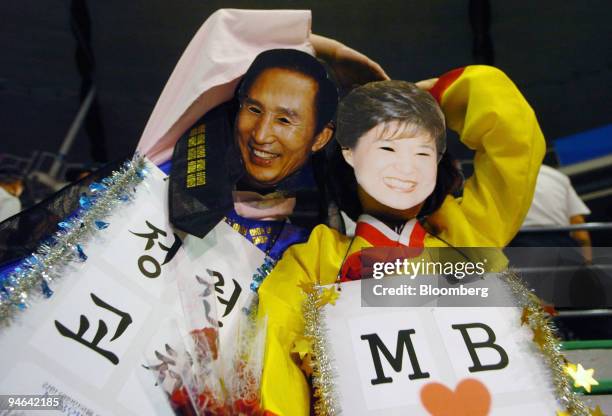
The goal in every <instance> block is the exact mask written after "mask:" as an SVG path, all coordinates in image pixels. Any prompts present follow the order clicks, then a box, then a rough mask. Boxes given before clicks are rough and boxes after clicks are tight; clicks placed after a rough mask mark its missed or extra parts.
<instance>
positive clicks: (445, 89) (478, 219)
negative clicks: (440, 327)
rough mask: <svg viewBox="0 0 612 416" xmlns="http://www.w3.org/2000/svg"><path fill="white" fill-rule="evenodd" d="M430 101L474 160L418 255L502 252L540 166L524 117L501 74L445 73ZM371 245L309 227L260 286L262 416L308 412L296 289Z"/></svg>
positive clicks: (324, 280) (328, 277)
mask: <svg viewBox="0 0 612 416" xmlns="http://www.w3.org/2000/svg"><path fill="white" fill-rule="evenodd" d="M431 93H432V94H433V95H434V97H436V99H438V102H439V103H440V105H441V107H442V110H443V111H444V114H445V116H446V122H447V126H448V127H449V128H450V129H452V130H454V131H456V132H457V133H459V136H460V139H461V141H462V142H463V143H464V144H465V145H466V146H468V147H469V148H471V149H473V150H475V152H476V154H475V157H474V174H473V176H471V177H470V178H469V179H468V180H467V181H466V183H465V187H464V191H463V197H462V198H454V197H453V196H448V197H447V198H446V199H445V201H444V203H443V204H442V206H441V207H440V208H439V209H438V210H437V211H436V212H435V213H433V214H432V215H431V216H429V217H428V219H427V221H428V222H429V223H430V225H432V226H433V227H434V228H435V229H436V230H437V232H438V234H437V235H438V237H439V238H436V237H434V236H432V235H431V234H425V233H423V235H422V236H421V238H420V241H421V242H422V245H424V246H425V247H445V246H448V245H447V244H446V242H448V244H450V245H452V246H455V247H504V246H505V245H506V244H507V243H508V242H509V241H510V240H511V239H512V238H513V237H514V235H515V234H516V232H517V231H518V229H519V228H520V225H521V224H522V222H523V218H524V217H525V215H526V213H527V210H528V209H529V206H530V205H531V199H532V197H533V191H534V187H535V181H536V176H537V173H538V169H539V167H540V163H541V161H542V158H543V156H544V151H545V141H544V137H543V135H542V132H541V131H540V128H539V126H538V122H537V120H536V117H535V115H534V112H533V110H532V109H531V107H530V106H529V104H528V103H527V101H526V100H525V99H524V97H523V96H522V95H521V93H520V92H519V90H518V89H517V88H516V86H515V85H514V84H513V83H512V81H511V80H510V79H509V78H508V77H507V76H506V75H505V74H504V73H503V72H502V71H500V70H498V69H496V68H492V67H487V66H468V67H465V68H461V69H457V70H454V71H451V72H449V73H447V74H445V75H443V76H442V77H440V79H439V80H438V82H437V83H436V85H435V86H434V87H433V88H432V90H431ZM374 225H376V224H374ZM407 225H409V228H408V229H409V230H410V231H409V232H410V233H412V234H413V235H414V234H415V233H417V234H418V228H419V225H418V224H415V223H414V220H411V222H409V223H408V224H407ZM358 226H359V224H358ZM383 228H384V225H383V226H378V229H379V230H380V231H381V232H382V233H383V234H384V233H385V232H389V230H388V229H387V230H384V229H383ZM405 228H406V227H405ZM398 238H400V236H398ZM402 238H403V239H404V240H406V239H407V238H408V239H410V236H408V235H407V236H404V237H402ZM375 244H376V242H375V241H373V238H368V237H364V236H362V235H359V233H357V235H356V237H355V238H354V240H353V241H352V243H351V239H350V238H348V237H346V236H344V235H341V234H339V233H338V232H336V231H335V230H332V229H330V228H328V227H326V226H324V225H319V226H317V227H315V229H314V230H313V231H312V233H311V235H310V238H309V240H308V241H307V242H306V243H303V244H297V245H294V246H292V247H290V248H289V249H288V250H287V251H286V252H285V254H284V255H283V258H282V259H281V261H279V263H278V264H277V265H276V267H275V268H274V270H273V271H272V273H271V274H270V275H269V276H268V277H267V278H266V280H265V281H264V282H263V284H262V286H261V287H260V289H259V297H260V304H259V305H260V306H259V314H260V316H266V315H267V317H268V335H267V340H266V342H267V345H266V356H265V359H264V371H263V376H262V398H263V405H264V407H265V409H267V410H270V411H272V412H274V413H275V414H278V415H287V416H289V415H290V416H300V415H308V414H309V411H310V388H309V385H308V382H307V380H306V378H305V376H304V374H303V373H302V371H301V370H300V368H299V366H298V364H296V362H295V361H294V358H292V356H291V352H290V351H291V349H292V345H293V342H294V340H295V339H296V337H298V336H300V335H302V333H303V328H304V322H303V317H302V301H303V294H302V291H301V289H300V288H299V287H298V284H299V283H301V282H314V283H317V284H323V285H325V284H331V283H333V282H334V281H335V280H336V277H337V275H338V273H339V269H340V267H341V264H342V263H343V259H344V258H345V256H346V257H348V256H350V255H351V254H352V253H355V252H358V251H359V250H360V249H362V248H365V247H372V246H374V245H375ZM405 244H406V245H407V243H405ZM349 246H350V247H349Z"/></svg>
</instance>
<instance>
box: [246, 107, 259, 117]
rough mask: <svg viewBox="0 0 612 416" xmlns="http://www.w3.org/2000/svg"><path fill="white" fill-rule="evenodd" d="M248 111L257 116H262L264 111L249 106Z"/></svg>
mask: <svg viewBox="0 0 612 416" xmlns="http://www.w3.org/2000/svg"><path fill="white" fill-rule="evenodd" d="M247 110H248V111H249V113H252V114H256V115H260V114H261V113H262V111H261V110H260V109H259V108H257V107H255V106H254V105H249V106H247Z"/></svg>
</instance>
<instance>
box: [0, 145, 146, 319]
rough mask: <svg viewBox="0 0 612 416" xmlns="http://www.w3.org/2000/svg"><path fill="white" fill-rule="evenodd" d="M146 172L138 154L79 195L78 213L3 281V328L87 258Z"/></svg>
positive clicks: (0, 314)
mask: <svg viewBox="0 0 612 416" xmlns="http://www.w3.org/2000/svg"><path fill="white" fill-rule="evenodd" d="M146 173H147V169H146V162H145V160H144V158H143V157H142V156H139V155H136V156H135V157H134V158H133V159H132V160H129V161H127V162H125V163H124V164H123V166H122V167H121V169H119V170H118V171H115V172H113V173H112V174H111V175H110V176H108V177H106V178H104V179H102V181H100V182H94V183H92V184H90V186H89V190H90V192H89V194H82V195H81V197H80V198H79V206H80V208H79V209H78V210H77V212H76V213H75V214H74V215H73V216H71V217H69V218H68V219H65V220H64V221H61V222H60V223H58V231H57V232H56V233H55V234H54V236H53V237H52V238H50V239H49V240H48V241H47V242H44V243H41V244H40V246H39V247H38V249H37V250H36V251H35V252H34V253H32V255H30V256H29V257H28V258H27V259H25V260H24V261H22V262H21V263H20V264H19V265H18V266H17V267H15V268H14V270H13V271H12V272H11V273H10V274H9V275H8V276H7V278H6V280H5V281H4V282H3V286H4V290H1V289H0V327H7V326H8V325H10V322H11V320H12V318H13V317H14V316H15V314H16V313H17V312H18V311H20V310H24V309H26V308H27V307H28V303H29V298H31V297H32V296H35V295H37V294H42V295H43V296H45V297H50V296H51V295H52V294H53V291H52V290H51V288H50V285H51V283H52V282H53V280H54V279H57V278H59V277H61V276H62V272H63V270H64V269H65V267H66V266H67V265H68V264H69V263H70V262H73V261H85V260H87V255H86V254H85V252H84V250H83V245H84V244H85V243H86V242H87V241H88V239H89V238H90V237H91V236H92V235H93V234H94V233H95V232H96V231H98V230H103V229H104V228H106V227H108V223H106V222H105V221H104V219H106V218H107V217H108V216H109V215H110V214H111V212H112V210H113V208H114V207H115V206H116V205H118V204H121V203H123V202H127V201H130V200H131V199H132V197H133V195H134V192H135V186H136V185H137V184H138V183H140V182H141V181H142V180H143V179H144V177H145V175H146Z"/></svg>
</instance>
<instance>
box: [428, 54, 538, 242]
mask: <svg viewBox="0 0 612 416" xmlns="http://www.w3.org/2000/svg"><path fill="white" fill-rule="evenodd" d="M431 93H432V94H433V95H434V97H436V98H437V99H438V102H440V105H441V107H442V110H443V111H444V114H445V116H446V122H447V125H448V127H449V128H450V129H452V130H454V131H456V132H457V133H459V136H460V139H461V141H462V142H463V143H464V144H465V145H466V146H468V147H469V148H470V149H473V150H475V151H476V154H475V156H474V174H473V176H471V177H470V178H469V179H468V180H467V181H466V183H465V187H464V191H463V197H462V198H461V199H456V198H454V197H452V196H448V197H447V198H446V199H445V201H444V203H443V204H442V206H441V207H440V209H439V210H438V211H436V212H435V213H434V214H432V215H431V216H430V217H429V218H428V221H429V222H430V223H431V224H432V225H433V226H434V227H435V228H436V229H437V230H438V231H439V232H440V234H439V235H440V237H441V238H443V239H445V240H446V241H448V242H449V243H450V244H452V245H454V246H475V247H477V246H481V247H504V246H506V245H507V244H508V242H509V241H510V240H511V239H512V238H513V237H514V235H515V234H516V232H517V231H518V229H519V228H520V226H521V224H522V223H523V219H524V217H525V215H526V214H527V211H528V210H529V206H530V205H531V200H532V198H533V192H534V189H535V182H536V177H537V174H538V170H539V167H540V164H541V162H542V159H543V157H544V152H545V147H546V144H545V140H544V136H543V134H542V132H541V131H540V127H539V125H538V121H537V119H536V117H535V114H534V112H533V110H532V108H531V107H530V106H529V104H528V103H527V101H526V100H525V98H524V97H523V96H522V94H521V93H520V91H519V90H518V89H517V88H516V86H515V85H514V84H513V83H512V81H511V80H510V79H509V78H508V77H507V76H506V75H505V74H504V73H503V72H502V71H500V70H499V69H496V68H493V67H489V66H482V65H475V66H468V67H465V68H461V69H458V70H454V71H451V72H449V73H448V74H445V75H443V76H442V77H440V79H439V80H438V82H437V83H436V85H434V87H433V88H432V90H431Z"/></svg>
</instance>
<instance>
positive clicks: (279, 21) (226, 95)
mask: <svg viewBox="0 0 612 416" xmlns="http://www.w3.org/2000/svg"><path fill="white" fill-rule="evenodd" d="M310 22H311V14H310V11H309V10H238V9H221V10H217V11H216V12H215V13H213V14H212V15H211V16H210V17H209V18H208V19H206V21H205V22H204V24H203V25H202V27H200V29H199V30H198V32H197V33H196V34H195V36H194V37H193V39H192V40H191V42H190V43H189V45H188V46H187V49H185V52H183V55H182V56H181V58H180V59H179V61H178V63H177V64H176V67H175V68H174V71H173V72H172V75H170V78H169V79H168V82H167V83H166V86H165V87H164V90H163V91H162V93H161V96H160V97H159V99H158V100H157V104H155V108H154V109H153V113H151V116H150V117H149V121H148V122H147V125H146V127H145V129H144V132H143V134H142V137H141V138H140V142H139V143H138V147H137V151H138V152H140V153H141V154H144V155H145V156H147V157H148V158H149V159H150V160H151V161H153V162H154V163H156V164H161V163H163V162H165V161H167V160H168V159H170V157H171V156H172V149H173V147H174V144H175V143H176V141H177V140H178V139H179V137H181V135H182V134H183V133H184V132H185V131H186V130H187V129H188V128H189V127H190V126H191V125H193V124H194V123H195V122H196V121H197V120H198V119H199V118H200V117H202V115H204V114H205V113H206V112H207V111H208V110H210V109H211V108H213V107H215V106H217V105H219V104H221V103H223V102H225V101H227V100H229V99H230V98H231V97H232V94H233V92H234V89H235V88H236V85H237V84H238V82H239V81H240V78H241V77H242V75H243V74H244V73H245V72H246V70H247V69H248V67H249V65H250V64H251V62H252V61H253V59H254V58H255V56H257V55H258V54H259V53H260V52H262V51H265V50H268V49H276V48H286V49H298V50H301V51H304V52H307V53H310V54H314V50H313V48H312V45H311V44H310V41H309V34H310Z"/></svg>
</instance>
